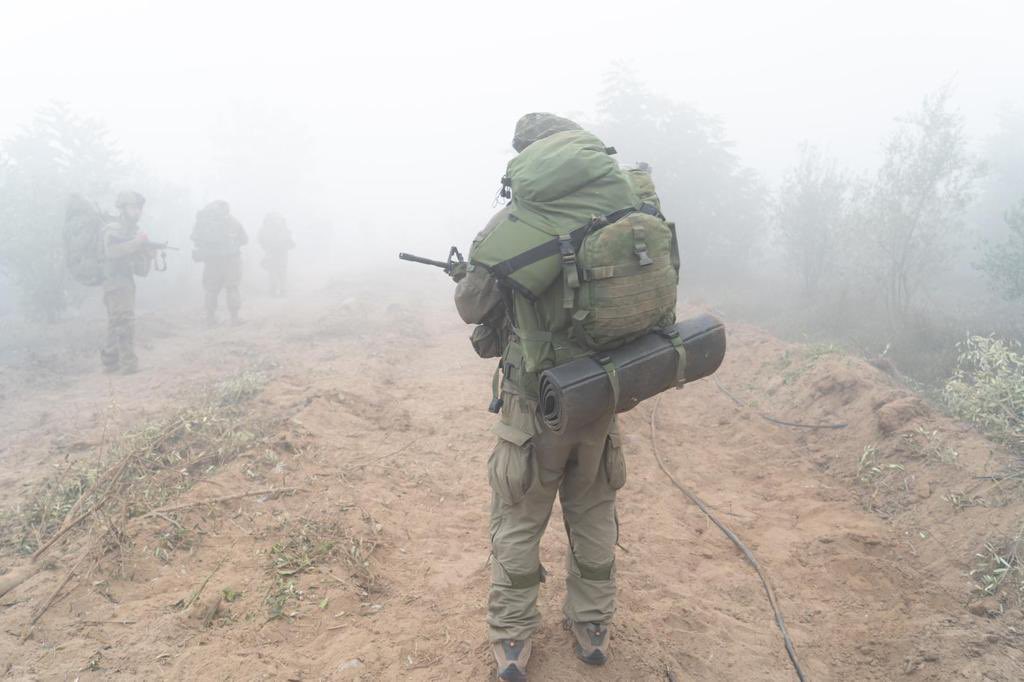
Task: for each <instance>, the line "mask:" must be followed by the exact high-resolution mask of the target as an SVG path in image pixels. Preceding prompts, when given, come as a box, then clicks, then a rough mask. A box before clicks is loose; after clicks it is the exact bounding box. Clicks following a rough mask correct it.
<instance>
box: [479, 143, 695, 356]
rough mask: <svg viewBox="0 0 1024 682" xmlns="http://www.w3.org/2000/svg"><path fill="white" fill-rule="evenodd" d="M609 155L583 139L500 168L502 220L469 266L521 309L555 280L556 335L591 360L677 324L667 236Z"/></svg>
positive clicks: (544, 146)
mask: <svg viewBox="0 0 1024 682" xmlns="http://www.w3.org/2000/svg"><path fill="white" fill-rule="evenodd" d="M613 151H614V150H611V149H608V148H606V147H605V146H604V144H603V143H602V142H601V141H600V140H599V139H598V138H597V137H595V136H594V135H592V134H590V133H587V132H586V131H568V132H562V133H556V134H554V135H551V136H550V137H546V138H544V139H542V140H539V141H537V142H534V143H533V144H531V145H530V146H529V147H527V148H526V149H525V150H523V152H522V153H520V154H519V155H518V156H517V157H515V158H514V159H513V160H512V161H511V162H510V163H509V166H508V171H507V174H506V178H505V182H506V184H507V185H508V186H509V187H510V189H511V195H512V201H511V205H510V211H509V214H508V218H507V219H506V221H504V223H502V224H500V225H498V226H497V227H496V228H495V229H494V230H492V231H490V232H489V233H488V234H486V235H485V236H484V237H483V238H482V239H481V240H480V241H479V242H477V243H475V244H474V246H473V250H472V253H471V257H470V260H471V262H472V263H473V264H474V265H480V266H483V267H485V268H487V269H488V270H489V271H490V272H491V273H492V274H493V275H494V276H495V277H496V278H497V279H498V280H499V282H501V283H503V284H504V285H505V286H506V287H507V288H509V289H511V290H512V291H514V292H517V293H519V294H521V295H522V296H523V297H525V298H526V299H527V300H528V301H536V300H538V299H539V298H540V297H541V295H542V294H543V293H544V292H545V291H547V290H548V289H549V288H550V287H551V286H552V285H553V284H554V283H555V282H556V281H557V279H558V278H559V277H561V278H562V280H563V283H564V286H563V289H562V307H563V308H564V309H565V310H566V311H567V312H570V313H571V325H570V329H567V330H564V331H565V333H566V334H567V335H568V337H569V340H570V341H571V342H572V343H573V344H574V345H576V346H579V347H580V348H582V349H586V350H589V351H604V350H610V349H612V348H616V347H618V346H621V345H623V344H625V343H628V342H629V341H632V340H633V339H636V338H638V337H640V336H642V335H643V334H646V333H648V332H650V331H651V330H653V329H658V328H665V327H669V326H671V325H672V324H673V323H674V322H675V307H676V286H677V283H678V272H677V268H676V265H675V264H676V263H677V262H678V260H677V259H676V258H675V257H674V251H673V250H674V248H675V239H674V228H673V226H672V225H671V224H670V223H668V222H666V221H665V220H664V218H663V217H662V216H661V213H660V212H659V211H658V209H657V208H656V207H655V206H653V205H651V204H650V203H645V202H644V201H642V200H641V199H640V197H639V196H638V194H637V192H636V191H635V190H634V182H633V181H631V178H630V177H629V176H627V174H626V173H625V172H624V171H622V170H621V169H620V168H619V166H618V164H617V163H616V162H615V160H614V159H612V158H611V156H610V154H611V153H613ZM647 178H648V181H649V176H647ZM651 190H652V194H653V184H651ZM524 331H525V332H526V333H529V331H531V330H524ZM542 331H544V330H542ZM546 331H550V330H546ZM527 354H529V352H527ZM538 361H540V362H538ZM540 364H547V363H544V362H543V361H541V358H540V357H538V358H531V357H527V358H526V365H527V366H528V367H530V368H531V371H533V370H534V369H535V368H539V367H538V365H540Z"/></svg>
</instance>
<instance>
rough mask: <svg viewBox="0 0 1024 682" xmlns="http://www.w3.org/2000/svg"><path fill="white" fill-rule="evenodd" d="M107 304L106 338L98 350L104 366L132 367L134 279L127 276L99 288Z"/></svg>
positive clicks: (134, 362) (134, 361)
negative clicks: (122, 279) (120, 280)
mask: <svg viewBox="0 0 1024 682" xmlns="http://www.w3.org/2000/svg"><path fill="white" fill-rule="evenodd" d="M103 303H104V305H105V306H106V308H107V342H106V344H104V346H103V350H102V351H101V352H100V356H101V357H102V359H103V364H104V365H106V366H107V367H111V368H114V367H117V366H118V365H122V366H125V367H133V366H135V364H136V363H137V362H138V359H137V358H136V356H135V280H134V279H132V278H130V277H129V278H128V279H127V280H125V281H123V282H119V283H118V284H117V285H116V286H114V285H109V286H107V288H106V289H105V290H104V292H103Z"/></svg>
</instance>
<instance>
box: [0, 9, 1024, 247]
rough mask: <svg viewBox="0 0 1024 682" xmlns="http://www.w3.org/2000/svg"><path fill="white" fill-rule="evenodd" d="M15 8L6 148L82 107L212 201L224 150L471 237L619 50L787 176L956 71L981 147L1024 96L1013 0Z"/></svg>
mask: <svg viewBox="0 0 1024 682" xmlns="http://www.w3.org/2000/svg"><path fill="white" fill-rule="evenodd" d="M0 17H2V21H0V64H2V65H3V66H2V67H0V93H2V97H0V138H3V137H7V136H8V135H10V134H11V133H12V132H13V131H14V130H16V128H17V126H18V125H20V124H22V123H24V122H25V121H27V120H28V119H29V118H30V117H31V114H32V112H33V110H34V109H36V108H37V107H39V106H40V105H42V104H44V103H46V102H47V101H49V100H52V99H60V100H65V101H67V102H68V103H70V104H71V106H72V107H73V108H74V109H75V110H76V111H79V112H81V113H85V114H88V115H92V116H95V117H97V118H100V119H102V120H103V121H104V122H106V124H107V125H108V126H109V128H110V129H111V131H112V132H113V133H114V135H115V136H116V137H117V139H119V140H120V142H121V145H122V147H123V148H124V149H125V150H127V151H129V152H130V153H132V154H133V155H134V156H137V157H138V158H139V159H140V160H141V161H142V162H143V163H144V164H145V165H146V166H147V167H148V168H150V169H152V171H153V172H155V173H157V174H161V175H163V176H166V177H167V178H169V179H171V180H173V181H175V182H183V183H188V184H189V185H190V186H191V187H192V188H193V191H194V192H195V193H196V196H197V199H205V198H212V197H214V196H218V195H223V194H225V193H228V192H230V191H231V190H232V188H237V186H238V185H237V183H236V182H235V179H233V178H225V177H223V173H221V172H219V171H218V168H223V165H221V166H218V162H217V159H218V158H220V155H223V154H225V153H229V154H233V155H235V156H238V154H239V151H238V150H239V148H245V149H247V150H248V151H247V156H246V159H247V163H248V164H249V166H248V167H249V168H250V169H251V174H252V178H256V179H257V180H253V181H252V183H250V185H249V186H262V185H260V183H259V181H258V179H259V178H263V185H268V186H270V185H272V184H273V183H274V182H275V180H276V179H279V178H281V177H282V176H283V175H288V176H289V178H290V179H291V180H295V181H296V182H299V181H300V180H301V181H302V182H303V183H306V184H305V186H307V187H308V188H310V191H311V192H312V191H313V188H315V191H316V192H318V193H319V195H320V196H321V198H322V197H323V195H324V194H327V195H330V196H329V201H332V202H336V203H338V204H344V205H345V206H347V207H349V209H350V210H351V211H353V212H354V213H355V214H356V215H358V216H368V215H371V214H372V211H371V210H369V209H367V206H368V205H374V206H377V207H379V208H380V210H382V211H383V210H386V211H387V212H388V213H392V214H399V215H403V216H409V218H410V219H415V218H414V215H413V214H415V213H416V212H420V213H429V215H430V216H431V218H430V219H429V220H427V222H428V223H434V224H438V225H440V224H442V223H443V224H445V225H451V226H452V227H451V229H450V231H449V230H448V229H447V228H446V229H445V234H452V235H463V236H464V235H466V234H467V228H466V227H465V225H463V224H462V223H464V222H466V221H470V222H472V223H473V228H472V229H469V230H468V232H469V233H470V234H471V233H472V231H473V230H474V229H475V228H476V227H477V226H478V225H479V223H480V222H481V219H483V218H486V216H487V214H488V213H489V212H490V210H491V200H492V198H493V195H494V192H495V190H496V188H497V179H498V178H499V177H500V175H501V172H502V170H503V164H504V161H505V160H506V159H507V158H508V156H509V155H510V154H511V149H510V146H509V140H510V138H511V132H512V127H513V125H514V123H515V119H516V118H517V117H518V116H519V115H520V114H521V113H524V112H527V111H534V110H550V111H556V112H559V113H568V114H576V115H581V116H583V117H584V118H586V117H592V116H593V115H594V109H595V100H596V96H597V93H598V91H599V90H600V87H601V80H602V77H603V75H604V74H605V73H606V72H607V70H608V68H609V65H610V64H612V63H613V62H615V61H626V62H628V63H629V64H631V65H632V66H633V68H634V69H635V70H636V72H637V73H638V74H639V75H640V76H641V77H643V78H644V79H645V80H646V81H647V82H648V84H649V85H650V86H651V88H652V89H654V90H656V91H659V92H661V93H662V94H665V95H668V96H671V97H673V98H676V99H679V100H684V101H687V102H689V103H691V104H693V105H695V106H696V107H698V108H699V109H701V110H703V111H705V112H707V113H710V114H714V115H717V116H718V117H720V118H721V119H722V121H723V122H724V124H725V127H726V130H727V132H728V135H729V136H730V137H731V138H732V139H733V140H735V142H736V149H737V151H738V153H739V154H740V155H741V156H742V157H743V159H744V161H745V162H746V163H747V164H748V165H751V166H753V167H754V168H756V169H757V170H759V171H761V172H762V173H764V174H765V176H766V177H767V178H768V179H769V180H773V179H774V178H775V177H777V175H778V173H779V171H780V169H782V168H784V167H785V166H787V165H789V164H790V163H792V162H793V160H794V157H795V151H796V147H797V145H798V144H799V142H800V141H802V140H804V139H807V140H810V141H812V142H816V143H819V144H821V145H822V146H824V147H826V148H828V149H829V150H830V151H832V153H834V154H836V155H837V156H839V157H840V158H841V159H843V160H844V161H845V162H847V163H849V164H850V165H852V166H854V167H858V168H864V167H868V166H870V165H871V164H872V163H873V162H874V161H875V159H876V158H877V151H878V149H879V144H880V138H881V136H882V135H883V134H884V132H885V131H886V130H888V129H889V128H890V127H891V123H892V120H893V118H894V117H895V116H897V115H899V114H902V113H905V112H907V111H908V110H910V109H913V108H915V107H916V106H917V105H918V104H919V102H920V100H921V97H922V96H923V95H924V94H925V93H927V92H930V91H934V90H935V89H936V88H938V87H940V86H942V85H943V84H945V83H947V82H949V81H952V82H953V84H954V87H955V103H956V105H957V106H959V107H960V108H961V109H962V111H963V112H964V113H965V114H966V116H967V118H968V124H969V129H970V131H971V133H972V134H973V135H975V136H976V137H977V138H979V139H980V138H981V137H983V136H984V135H986V134H987V133H988V132H989V131H990V130H991V129H992V127H993V125H994V113H995V111H996V109H997V107H998V105H999V104H1000V102H1001V101H1005V100H1009V101H1014V100H1016V102H1018V103H1021V102H1022V100H1024V47H1022V43H1021V26H1022V25H1024V3H1021V2H1020V1H1019V0H1017V1H1016V2H1012V1H1004V0H986V1H983V2H966V1H958V0H957V1H954V0H932V1H931V2H926V1H923V0H920V1H919V0H912V1H899V2H897V1H895V0H888V1H878V0H870V1H863V0H862V1H859V2H827V1H822V0H816V1H799V2H794V1H778V2H743V3H741V2H647V3H629V2H622V1H621V0H618V1H617V2H608V3H595V2H556V1H555V0H549V1H548V2H503V3H485V2H460V3H454V2H433V3H427V2H416V3H412V2H409V3H405V2H401V3H398V2H375V3H362V2H360V3H344V4H343V3H328V2H322V3H313V2H303V1H301V0H292V1H290V2H273V3H269V2H267V3H263V2H253V1H251V0H250V1H248V2H212V1H210V0H207V1H206V2H196V1H193V0H188V1H185V0H176V1H174V2H170V1H167V2H145V1H140V0H131V1H129V0H124V1H119V0H87V1H73V2H72V1H68V2H47V1H38V0H37V1H34V2H27V1H15V0H8V1H7V2H5V3H4V4H3V9H2V14H0ZM608 142H609V143H610V144H614V140H609V141H608ZM282 182H287V179H282ZM253 183H255V185H253ZM289 191H299V190H296V189H290V190H289ZM446 195H447V196H449V197H452V196H458V197H459V201H457V202H452V201H445V199H444V197H445V196H446ZM293 200H294V199H293ZM385 206H386V209H385ZM254 210H255V209H254ZM360 219H362V218H360ZM367 219H370V218H367ZM381 222H384V221H381Z"/></svg>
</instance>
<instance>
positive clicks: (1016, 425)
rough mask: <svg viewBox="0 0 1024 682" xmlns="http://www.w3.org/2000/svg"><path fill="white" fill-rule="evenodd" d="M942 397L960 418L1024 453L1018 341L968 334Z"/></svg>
mask: <svg viewBox="0 0 1024 682" xmlns="http://www.w3.org/2000/svg"><path fill="white" fill-rule="evenodd" d="M957 348H958V351H959V356H958V358H957V367H956V370H955V371H954V373H953V376H952V377H951V378H950V379H949V381H948V382H946V386H945V389H944V390H943V397H944V399H945V401H946V404H947V405H948V406H949V409H950V410H951V411H952V412H953V413H954V414H955V415H956V416H958V417H960V418H962V419H966V420H967V421H969V422H971V423H972V424H975V425H977V426H978V427H980V428H981V429H982V430H983V431H984V432H985V433H986V434H987V435H988V436H989V437H991V438H992V439H994V440H996V441H998V442H1000V443H1003V444H1004V445H1006V446H1007V447H1009V448H1010V449H1011V450H1012V451H1013V452H1015V453H1016V454H1018V455H1024V351H1022V349H1021V345H1020V343H1019V342H1016V341H1004V340H1002V339H997V338H995V337H991V336H969V337H968V338H967V339H966V340H964V341H962V342H960V343H959V344H958V346H957Z"/></svg>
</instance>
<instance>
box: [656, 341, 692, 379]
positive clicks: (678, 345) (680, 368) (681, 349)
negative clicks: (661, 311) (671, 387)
mask: <svg viewBox="0 0 1024 682" xmlns="http://www.w3.org/2000/svg"><path fill="white" fill-rule="evenodd" d="M655 332H656V333H657V334H660V335H661V336H664V337H665V338H666V339H668V340H669V341H671V342H672V345H673V346H674V347H675V349H676V353H678V354H679V359H678V360H677V361H676V388H682V387H683V384H685V383H686V347H685V346H684V345H683V337H681V336H679V330H678V329H676V328H675V327H669V328H667V329H656V330H655Z"/></svg>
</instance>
